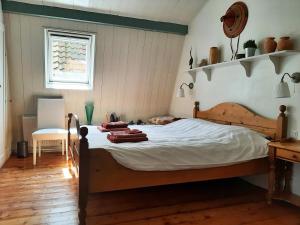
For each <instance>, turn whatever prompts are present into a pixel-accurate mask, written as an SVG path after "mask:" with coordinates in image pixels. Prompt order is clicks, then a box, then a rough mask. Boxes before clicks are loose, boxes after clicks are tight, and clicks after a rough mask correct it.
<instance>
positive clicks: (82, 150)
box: [78, 127, 90, 225]
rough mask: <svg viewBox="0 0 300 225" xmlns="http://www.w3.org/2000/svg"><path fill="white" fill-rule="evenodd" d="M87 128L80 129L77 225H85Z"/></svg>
mask: <svg viewBox="0 0 300 225" xmlns="http://www.w3.org/2000/svg"><path fill="white" fill-rule="evenodd" d="M87 134H88V128H87V127H81V128H80V135H81V139H80V144H79V199H78V200H79V202H78V203H79V213H78V217H79V224H80V225H86V221H85V220H86V207H87V202H88V193H89V157H90V156H89V143H88V140H87V138H86V136H87Z"/></svg>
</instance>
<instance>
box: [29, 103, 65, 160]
mask: <svg viewBox="0 0 300 225" xmlns="http://www.w3.org/2000/svg"><path fill="white" fill-rule="evenodd" d="M37 127H38V130H37V131H35V132H33V133H32V141H33V165H36V151H37V147H38V150H39V157H41V148H42V146H41V145H42V141H52V140H61V142H62V155H64V152H65V151H66V159H67V160H68V131H67V130H66V129H65V102H64V99H49V98H39V99H38V107H37Z"/></svg>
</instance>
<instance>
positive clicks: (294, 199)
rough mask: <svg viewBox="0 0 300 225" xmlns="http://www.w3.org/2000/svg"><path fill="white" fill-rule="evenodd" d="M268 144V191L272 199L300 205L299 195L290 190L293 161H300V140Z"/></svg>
mask: <svg viewBox="0 0 300 225" xmlns="http://www.w3.org/2000/svg"><path fill="white" fill-rule="evenodd" d="M268 146H269V160H270V172H269V192H268V203H269V204H271V203H272V199H277V200H283V201H287V202H290V203H292V204H294V205H297V206H300V197H298V196H295V195H293V194H292V192H291V180H292V168H293V163H300V141H289V142H282V143H281V142H270V143H269V144H268Z"/></svg>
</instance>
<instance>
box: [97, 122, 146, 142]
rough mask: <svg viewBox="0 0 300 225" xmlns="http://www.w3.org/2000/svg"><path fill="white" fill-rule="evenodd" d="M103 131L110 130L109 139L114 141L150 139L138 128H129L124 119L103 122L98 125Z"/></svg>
mask: <svg viewBox="0 0 300 225" xmlns="http://www.w3.org/2000/svg"><path fill="white" fill-rule="evenodd" d="M98 129H99V130H100V131H101V132H110V134H108V135H107V139H108V140H110V141H111V142H113V143H122V142H140V141H148V138H147V135H146V134H145V133H143V132H142V131H140V130H138V129H132V130H131V129H129V128H128V123H125V122H123V121H118V122H109V123H102V124H101V126H98Z"/></svg>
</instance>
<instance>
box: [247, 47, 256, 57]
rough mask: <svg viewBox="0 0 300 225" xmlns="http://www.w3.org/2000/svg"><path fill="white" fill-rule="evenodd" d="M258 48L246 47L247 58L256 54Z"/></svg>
mask: <svg viewBox="0 0 300 225" xmlns="http://www.w3.org/2000/svg"><path fill="white" fill-rule="evenodd" d="M255 51H256V48H245V53H246V58H248V57H251V56H254V55H255Z"/></svg>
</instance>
